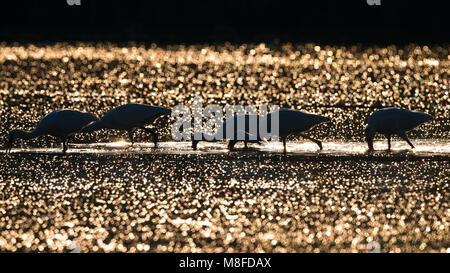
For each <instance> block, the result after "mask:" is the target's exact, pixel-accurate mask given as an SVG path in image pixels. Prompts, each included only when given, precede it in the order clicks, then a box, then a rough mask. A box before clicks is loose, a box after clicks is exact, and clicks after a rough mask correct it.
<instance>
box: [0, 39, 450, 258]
mask: <svg viewBox="0 0 450 273" xmlns="http://www.w3.org/2000/svg"><path fill="white" fill-rule="evenodd" d="M449 49H450V48H449V47H448V46H434V47H428V46H416V45H409V46H405V47H395V46H390V47H376V46H373V47H370V46H368V47H361V46H341V47H337V46H319V45H314V44H306V45H291V44H286V45H264V44H259V45H218V46H201V45H199V46H190V47H187V46H168V47H164V48H160V47H158V46H156V45H128V46H117V45H114V44H55V45H40V46H37V45H23V44H1V45H0V64H1V66H0V116H1V127H0V135H1V136H2V139H3V141H4V140H5V139H6V136H7V133H8V131H9V130H10V129H12V128H17V129H26V130H30V129H32V128H33V127H34V126H35V125H36V123H37V122H38V120H39V119H40V118H41V117H42V116H43V115H44V114H46V113H48V112H50V111H51V110H54V109H59V108H71V109H77V110H82V111H90V112H93V113H96V114H97V115H99V116H100V115H101V114H103V113H105V112H106V111H108V110H110V109H111V108H112V107H115V106H117V105H120V104H124V103H148V104H155V105H161V106H165V107H173V106H174V105H176V104H178V103H185V104H186V105H190V103H192V98H194V97H202V98H203V102H204V104H205V105H206V104H210V103H216V104H219V105H221V106H225V105H227V104H239V103H241V104H268V103H274V104H279V105H280V106H282V107H287V108H296V109H301V110H306V111H310V112H315V113H318V114H322V115H326V116H328V117H330V118H331V119H332V122H330V123H328V124H321V125H319V126H317V127H316V128H314V129H313V130H312V131H311V132H308V134H309V135H311V136H314V137H316V138H319V139H321V140H323V147H324V149H323V150H322V151H319V150H318V147H317V145H316V144H314V143H311V142H309V141H304V140H302V139H301V138H296V137H293V138H292V140H291V141H290V142H288V153H287V154H286V155H284V154H283V151H282V145H281V143H263V145H250V149H248V150H243V149H241V148H242V145H241V144H238V145H237V149H236V150H235V151H232V152H229V151H228V150H227V149H226V143H224V142H219V143H207V142H201V143H200V144H199V146H198V147H199V149H198V151H193V150H192V149H191V147H190V146H191V144H190V143H188V142H173V141H171V140H170V131H169V130H168V129H167V128H168V127H167V123H165V122H166V121H164V120H163V121H161V122H159V123H158V124H156V126H157V127H159V128H160V129H159V130H158V132H159V133H160V134H161V139H162V142H161V143H160V145H159V147H158V148H154V147H153V144H152V143H151V142H149V139H151V138H150V136H148V135H146V134H144V133H142V132H138V133H137V136H136V139H137V143H135V145H134V146H133V147H129V146H130V145H129V143H128V142H127V141H126V133H124V132H118V131H112V130H110V131H106V130H102V131H99V132H97V133H93V134H77V135H76V136H75V137H74V138H73V139H72V140H71V144H70V145H69V150H68V153H67V154H66V155H63V154H61V148H60V144H59V143H55V139H53V138H51V137H41V138H39V139H36V140H29V141H20V142H18V143H15V146H14V148H13V149H12V152H11V153H10V154H6V153H5V151H4V150H3V149H2V150H0V250H1V251H17V250H19V251H56V252H64V251H67V247H68V246H70V245H74V244H78V245H79V246H80V250H81V251H82V252H87V251H100V252H102V251H106V252H108V251H131V252H138V251H154V252H171V251H177V252H206V251H212V252H222V251H227V252H247V251H248V252H255V251H257V252H286V251H291V252H319V251H322V252H325V251H332V252H367V251H369V249H368V244H370V243H371V242H373V241H376V242H378V243H379V244H380V246H381V251H382V252H388V251H390V252H448V251H450V250H449V247H450V236H449V234H450V232H449V216H450V215H449V214H450V208H449V204H448V200H449V183H448V177H449V170H450V161H449V157H450V135H449V129H450V121H449V118H448V117H449V112H450V106H449V104H448V99H449V91H448V88H449V82H448V81H449V77H448V73H449V69H450V57H449V56H450V54H449V52H450V50H449ZM383 106H398V107H406V108H410V109H413V110H422V111H425V112H427V113H430V114H432V115H433V116H434V117H435V120H433V121H432V122H429V123H426V124H423V125H421V126H419V127H418V128H416V129H415V130H413V131H411V132H409V133H408V136H409V137H410V139H411V141H412V142H413V144H414V145H415V146H416V148H415V149H410V148H409V146H408V145H407V144H406V143H405V142H403V141H400V140H399V139H395V140H394V141H393V147H392V151H390V152H388V151H386V148H387V143H386V140H385V139H382V138H381V137H379V138H378V140H377V141H376V142H375V149H376V150H377V151H376V152H374V153H371V154H368V153H367V152H366V150H367V147H366V144H365V143H364V142H363V141H364V138H363V129H364V126H365V121H366V119H367V117H368V115H369V114H370V113H371V112H373V111H375V110H376V109H379V108H380V107H383ZM2 144H3V143H0V145H2Z"/></svg>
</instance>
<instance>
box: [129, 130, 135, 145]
mask: <svg viewBox="0 0 450 273" xmlns="http://www.w3.org/2000/svg"><path fill="white" fill-rule="evenodd" d="M133 133H134V132H133V129H131V130H128V138H129V139H130V142H131V146H130V147H133V144H134V134H133Z"/></svg>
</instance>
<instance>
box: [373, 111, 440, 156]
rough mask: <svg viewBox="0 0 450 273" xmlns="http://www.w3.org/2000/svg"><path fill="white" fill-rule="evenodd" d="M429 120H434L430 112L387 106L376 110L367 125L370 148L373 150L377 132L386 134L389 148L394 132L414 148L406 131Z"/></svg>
mask: <svg viewBox="0 0 450 273" xmlns="http://www.w3.org/2000/svg"><path fill="white" fill-rule="evenodd" d="M429 120H433V117H432V116H431V115H429V114H426V113H422V112H415V111H409V110H406V109H401V108H386V109H381V110H379V111H376V112H375V113H373V114H372V115H371V116H370V117H369V120H368V124H367V127H366V133H365V134H366V141H367V144H368V146H369V150H373V139H374V136H375V134H376V133H381V134H383V135H385V136H386V138H387V139H388V148H389V150H390V149H391V136H392V135H394V134H396V135H398V136H399V137H401V138H402V139H403V140H405V141H406V142H407V143H408V144H409V145H410V146H411V148H414V145H413V144H412V143H411V142H410V141H409V139H408V137H407V136H406V132H407V131H409V130H412V129H414V128H415V127H417V126H419V125H420V124H422V123H424V122H427V121H429Z"/></svg>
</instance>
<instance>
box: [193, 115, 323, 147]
mask: <svg viewBox="0 0 450 273" xmlns="http://www.w3.org/2000/svg"><path fill="white" fill-rule="evenodd" d="M274 114H275V112H274V113H271V114H268V115H267V116H266V117H264V118H261V120H260V119H259V117H258V116H257V115H243V116H241V117H240V118H241V119H245V130H244V132H241V135H243V136H244V138H241V139H239V138H238V135H239V128H238V126H237V124H238V120H239V118H238V116H234V117H231V118H229V119H227V120H226V121H225V122H224V123H223V124H222V126H221V128H220V129H219V130H218V132H217V133H216V134H218V137H215V139H216V140H220V139H227V134H226V127H227V124H228V123H230V122H233V123H234V128H235V130H234V134H231V136H232V137H231V138H228V139H229V143H228V148H229V149H230V150H231V149H233V147H234V145H235V144H236V142H238V141H244V144H245V146H246V147H247V143H251V142H256V143H260V141H261V140H264V138H263V137H262V136H261V135H260V128H259V127H260V124H261V122H262V123H265V124H267V132H272V128H271V124H272V118H274V117H275V115H274ZM252 117H253V120H255V121H256V126H255V127H254V128H253V129H254V130H256V132H257V133H256V135H255V134H254V133H253V132H252V129H251V128H252V127H251V126H250V122H251V120H252ZM278 118H279V122H278V130H279V131H278V136H279V137H280V138H281V140H282V141H283V147H284V152H286V139H287V137H288V136H289V135H291V134H295V133H299V134H300V135H301V136H302V137H304V138H307V139H309V140H312V141H314V142H315V143H317V145H318V146H319V147H320V149H322V143H321V142H320V141H319V140H316V139H313V138H311V137H308V136H306V135H304V134H302V132H304V131H307V130H309V129H311V128H312V127H314V126H315V125H317V124H319V123H322V122H327V121H329V120H330V119H329V118H326V117H322V116H319V115H315V114H309V113H304V112H301V111H297V110H290V109H280V110H278ZM242 133H243V134H242ZM211 139H212V136H208V137H207V138H205V137H203V139H202V140H204V141H211ZM213 141H214V140H213ZM197 143H198V140H194V141H193V142H192V147H193V148H194V149H196V147H197Z"/></svg>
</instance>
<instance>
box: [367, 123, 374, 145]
mask: <svg viewBox="0 0 450 273" xmlns="http://www.w3.org/2000/svg"><path fill="white" fill-rule="evenodd" d="M365 135H366V142H367V145H368V146H369V151H373V150H374V149H373V138H374V137H375V131H374V130H373V128H372V126H370V125H368V126H367V127H366V131H365Z"/></svg>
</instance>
